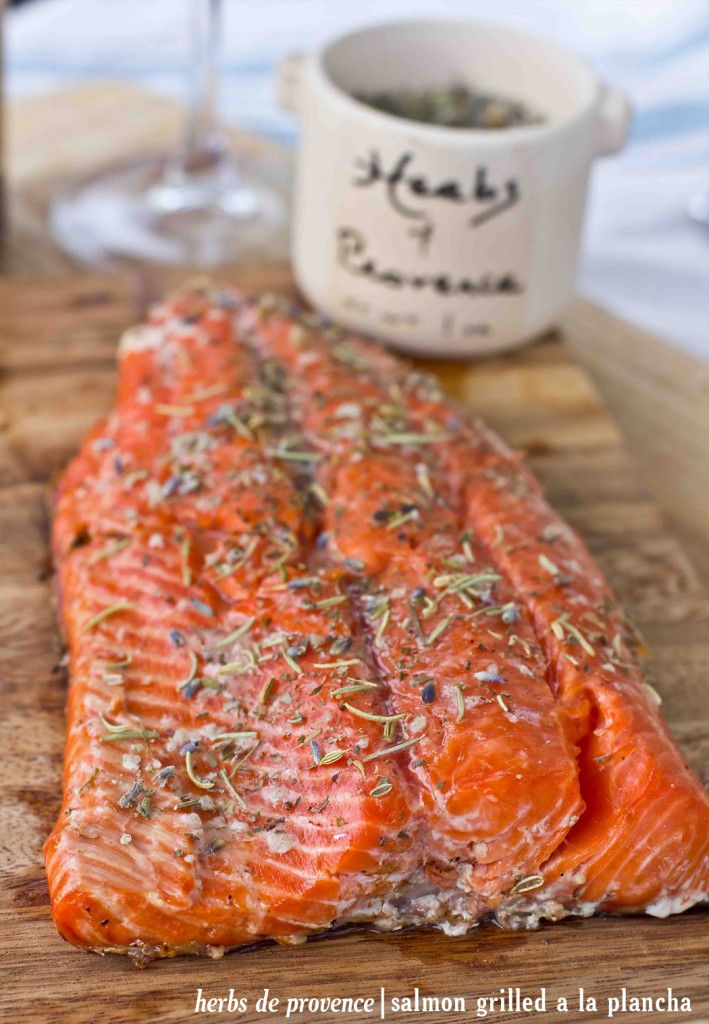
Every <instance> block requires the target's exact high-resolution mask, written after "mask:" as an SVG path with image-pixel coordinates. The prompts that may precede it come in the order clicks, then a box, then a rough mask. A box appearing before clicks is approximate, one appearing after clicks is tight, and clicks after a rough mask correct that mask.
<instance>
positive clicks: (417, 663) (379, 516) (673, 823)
mask: <svg viewBox="0 0 709 1024" xmlns="http://www.w3.org/2000/svg"><path fill="white" fill-rule="evenodd" d="M52 544H53V555H54V560H55V564H56V568H57V584H58V593H59V605H60V612H61V620H62V623H63V628H64V631H65V634H66V638H67V643H68V649H69V671H70V686H69V699H68V735H67V753H66V759H65V772H64V785H63V795H64V799H63V805H62V808H61V812H60V815H59V820H58V822H57V825H56V826H55V828H54V831H53V832H52V834H51V835H50V837H49V839H48V840H47V843H46V846H45V855H46V863H47V872H48V879H49V888H50V894H51V901H52V913H53V916H54V919H55V921H56V924H57V927H58V929H59V931H60V933H61V934H62V935H63V936H64V937H65V938H66V939H68V940H69V941H70V942H72V943H74V944H76V945H77V946H81V947H84V948H87V949H91V950H94V951H97V952H102V953H106V952H120V953H127V954H129V955H130V956H132V957H133V958H134V959H136V960H137V961H147V960H150V959H152V958H155V957H160V956H174V955H178V954H182V953H202V954H207V955H210V956H219V955H221V954H222V953H223V952H224V950H226V949H228V948H231V947H235V946H240V945H245V944H249V943H253V942H257V941H260V940H263V939H274V940H276V941H278V942H283V943H295V942H301V941H305V939H306V938H307V937H308V936H309V935H312V934H316V933H319V932H323V931H325V930H327V929H329V928H333V927H337V926H341V925H346V924H352V923H366V924H368V925H371V926H374V927H377V928H379V929H382V930H394V929H399V928H402V927H409V926H428V927H430V926H435V927H438V928H440V929H442V930H443V931H445V932H447V933H448V934H453V935H459V934H464V933H465V932H467V931H468V930H469V929H470V928H472V927H474V926H475V925H476V924H477V923H478V922H479V921H481V920H487V919H495V920H497V922H498V923H500V924H502V925H503V926H507V927H535V926H536V925H537V924H538V922H539V921H540V920H555V919H558V918H561V917H564V916H567V915H577V916H589V915H591V914H593V913H595V912H601V911H603V912H610V913H640V912H647V913H650V914H655V915H657V916H665V915H667V914H669V913H674V912H678V911H681V910H685V909H687V908H688V907H691V906H693V905H696V904H698V903H702V902H704V901H706V900H707V898H708V897H709V797H708V795H707V793H706V791H705V790H704V789H703V788H702V786H701V783H700V782H699V780H698V779H697V778H696V777H695V775H694V774H693V773H692V772H691V771H690V769H689V768H688V767H687V766H686V764H685V763H684V760H683V758H682V755H681V753H680V752H679V750H678V748H677V747H676V746H675V744H674V742H673V740H672V738H671V737H670V735H669V733H668V731H667V729H666V727H665V725H664V723H663V721H662V718H661V716H660V713H659V710H658V706H657V700H656V698H655V695H654V692H653V691H652V690H651V689H650V688H649V687H648V686H647V685H646V683H645V682H644V680H643V678H642V675H641V672H640V669H639V667H638V664H637V661H636V657H635V649H634V648H635V644H634V641H633V634H632V630H631V629H630V627H629V625H628V623H627V622H626V620H625V617H624V615H623V612H622V610H621V609H620V607H619V606H618V604H617V602H616V599H615V598H614V596H613V594H612V592H611V590H610V588H609V587H608V584H607V583H606V582H605V580H604V579H603V577H602V575H601V573H600V571H599V569H598V567H597V566H596V565H595V564H594V562H593V560H592V559H591V556H590V555H589V553H588V551H587V550H586V548H585V547H584V545H583V544H582V542H581V541H580V539H579V538H578V537H577V536H576V535H575V534H574V533H573V531H572V530H571V529H570V528H569V527H568V526H567V525H566V524H565V523H564V522H563V521H562V520H560V519H559V517H558V516H556V515H555V513H554V512H553V511H552V510H551V508H550V507H549V506H548V504H547V503H546V501H545V499H544V496H543V494H542V492H541V489H540V487H539V485H538V484H537V482H536V481H535V479H534V478H533V476H532V475H531V473H530V472H529V470H528V469H526V467H525V466H524V465H523V464H522V463H521V462H520V460H519V458H518V457H517V456H516V455H515V454H513V453H511V452H510V451H508V450H507V449H506V448H505V446H504V445H503V444H502V442H501V441H500V440H499V439H498V438H496V437H494V436H493V435H492V434H491V433H490V432H489V431H488V430H487V429H486V428H485V427H484V426H482V425H481V424H478V423H474V422H470V421H469V420H467V419H465V418H464V417H463V416H461V414H460V413H459V412H458V411H457V410H456V409H455V408H454V407H453V406H452V405H451V404H450V403H449V402H448V401H447V400H446V398H445V397H444V396H443V395H442V394H441V393H440V391H439V389H438V387H437V385H436V384H435V382H434V381H433V380H432V379H431V378H429V377H427V376H425V375H423V374H421V373H419V372H418V371H415V370H414V369H412V368H411V366H410V365H409V364H407V363H406V362H404V361H403V360H401V359H399V358H396V357H394V356H392V355H390V354H388V353H385V352H383V351H382V350H381V349H379V348H378V347H376V346H375V345H373V344H371V343H368V342H365V341H363V340H361V339H358V338H354V337H350V336H348V335H346V334H345V333H343V332H342V331H339V330H335V329H334V328H332V327H330V326H328V325H327V324H324V323H323V322H322V321H321V320H320V319H319V318H318V317H316V316H313V315H310V314H307V313H301V312H299V311H298V310H295V309H292V308H290V307H289V306H287V305H285V304H283V303H279V302H278V301H277V300H274V299H264V300H261V301H260V302H255V301H252V300H250V299H247V298H245V297H244V296H242V295H241V294H239V293H238V292H229V293H223V294H209V293H208V292H207V291H206V290H201V289H191V290H186V291H185V292H183V293H181V294H179V295H178V296H176V297H174V298H172V299H171V300H169V301H168V302H166V303H165V304H164V305H163V306H161V307H159V308H157V309H156V310H155V311H154V313H153V314H152V316H151V318H150V320H149V322H148V323H147V324H145V325H143V326H142V327H139V328H135V329H133V330H131V331H129V332H128V333H127V334H126V335H125V336H124V338H123V341H122V343H121V348H120V371H119V385H118V396H117V402H116V407H115V409H114V411H113V412H112V413H111V414H110V415H109V416H108V417H107V418H106V419H105V420H104V421H103V422H101V423H100V424H98V425H97V426H96V427H95V428H94V430H93V431H92V432H91V433H90V434H89V436H88V437H87V439H86V440H85V442H84V444H83V446H82V449H81V451H80V453H79V455H78V456H77V457H76V458H75V459H74V461H73V462H72V463H71V465H70V466H69V467H68V469H67V470H66V472H65V474H64V476H63V478H62V480H61V482H60V485H59V487H58V490H57V494H56V503H55V516H54V527H53V537H52Z"/></svg>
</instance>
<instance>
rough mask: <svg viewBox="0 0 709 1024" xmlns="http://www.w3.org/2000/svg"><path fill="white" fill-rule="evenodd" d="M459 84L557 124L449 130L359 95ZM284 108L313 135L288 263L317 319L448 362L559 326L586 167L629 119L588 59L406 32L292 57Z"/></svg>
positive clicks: (615, 143)
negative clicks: (515, 102) (385, 109)
mask: <svg viewBox="0 0 709 1024" xmlns="http://www.w3.org/2000/svg"><path fill="white" fill-rule="evenodd" d="M458 83H464V84H466V85H468V86H469V87H471V88H474V89H480V90H483V91H489V92H491V93H497V94H499V95H502V96H507V97H510V98H512V99H520V100H523V101H524V102H525V103H526V104H527V105H528V106H529V107H531V108H532V109H534V110H538V111H539V112H540V113H542V114H543V115H544V116H545V117H546V119H547V120H546V121H545V123H543V124H541V125H530V126H527V127H520V128H510V129H504V130H498V131H493V130H484V129H482V130H481V129H457V128H443V127H439V126H436V125H424V124H418V123H415V122H412V121H407V120H404V119H401V118H397V117H393V116H391V115H388V114H384V113H380V112H379V111H376V110H373V109H372V108H370V107H368V106H366V105H365V104H363V103H361V102H360V101H358V100H357V99H355V98H353V97H354V96H356V95H358V94H362V93H370V92H375V91H379V90H384V91H386V90H389V89H399V88H402V87H407V88H411V87H416V86H421V87H430V86H436V85H450V84H458ZM279 99H280V101H281V103H282V105H283V106H284V107H286V109H288V110H290V111H292V112H293V113H295V114H296V115H297V116H298V117H299V118H300V120H301V124H302V139H301V144H300V149H299V153H298V161H297V170H296V188H295V212H294V223H293V249H292V256H293V266H294V271H295V275H296V279H297V281H298V284H299V286H300V288H301V290H302V291H303V293H304V294H305V296H306V297H307V298H308V300H309V301H310V302H312V303H313V304H314V305H315V306H316V307H317V308H319V309H320V310H322V311H323V312H325V313H327V314H328V315H329V316H331V317H332V318H333V319H334V320H336V321H338V322H340V323H342V324H344V325H345V326H348V327H351V328H354V329H357V330H359V331H363V332H366V333H369V334H373V335H376V336H378V337H380V338H383V339H386V340H387V341H389V342H390V343H391V344H392V345H394V346H396V347H397V348H401V349H406V350H408V351H414V352H420V353H427V354H431V355H439V356H440V355H447V356H452V355H465V354H481V353H488V352H493V351H499V350H502V349H505V348H509V347H511V346H514V345H517V344H520V343H522V342H525V341H528V340H530V339H531V338H533V337H535V336H536V335H539V334H540V333H542V332H543V331H545V330H547V329H548V328H549V327H551V326H552V325H553V324H554V323H555V322H556V320H557V318H558V316H559V314H560V312H561V310H562V309H563V307H564V306H565V305H566V303H567V302H568V300H569V299H570V298H571V296H572V293H573V289H574V278H575V272H576V263H577V257H578V251H579V242H580V236H581V228H582V222H583V213H584V207H585V204H586V193H587V185H588V174H589V169H590V167H591V163H592V162H593V160H594V159H595V157H597V156H599V155H602V154H605V153H613V152H615V151H617V150H618V149H620V148H621V147H622V145H623V143H624V141H625V138H626V134H627V129H628V123H629V116H630V114H629V107H628V104H627V102H626V100H625V99H624V97H623V96H622V95H620V94H619V93H618V92H616V91H614V90H610V89H607V88H604V87H603V86H602V85H601V84H600V83H599V82H598V80H597V79H596V78H595V77H594V75H593V74H592V73H591V72H590V71H589V69H588V68H587V67H586V66H585V65H584V64H583V63H582V62H581V61H580V60H578V59H577V58H576V57H575V56H573V55H572V54H570V53H568V52H567V51H565V50H563V49H561V48H560V47H558V46H556V45H555V44H553V43H550V42H548V41H546V40H544V39H540V38H537V37H535V36H531V35H527V34H523V33H520V32H516V31H512V30H510V29H507V28H501V27H499V26H497V25H490V24H485V23H474V22H469V21H405V22H398V23H394V24H388V25H378V26H375V27H372V28H368V29H364V30H363V31H359V32H355V33H353V34H352V35H348V36H344V37H342V38H340V39H338V40H336V41H335V42H333V43H331V44H330V45H328V46H326V47H325V48H324V49H321V50H319V51H317V52H314V53H311V54H309V55H305V56H303V55H293V56H290V57H287V58H286V59H285V61H284V62H283V64H282V66H281V69H280V78H279Z"/></svg>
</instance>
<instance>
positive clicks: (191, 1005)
mask: <svg viewBox="0 0 709 1024" xmlns="http://www.w3.org/2000/svg"><path fill="white" fill-rule="evenodd" d="M240 279H241V280H242V281H244V283H245V284H246V285H247V286H249V287H253V288H258V289H271V290H276V289H278V290H286V291H287V290H290V288H291V285H290V280H289V278H288V273H287V271H286V270H285V269H284V268H283V267H282V266H271V267H260V268H251V269H248V268H244V269H243V270H242V271H241V272H240ZM145 300H146V289H145V286H141V287H140V288H135V287H133V286H132V285H131V283H130V282H129V281H126V280H123V279H120V278H94V277H84V278H77V277H73V278H66V279H63V278H53V279H51V280H50V279H45V280H43V281H25V282H23V281H13V282H5V283H1V284H0V697H1V699H0V970H1V971H2V975H3V977H4V981H3V984H2V987H1V988H0V1019H3V1020H7V1021H8V1022H12V1024H23V1022H29V1021H31V1022H45V1021H46V1022H50V1021H51V1022H52V1024H78V1022H87V1024H88V1022H92V1024H93V1022H110V1024H120V1022H124V1021H125V1022H129V1021H131V1022H133V1021H137V1022H147V1021H151V1022H152V1021H160V1022H163V1021H164V1022H182V1021H187V1020H192V1019H193V1014H194V1011H195V1000H196V997H197V991H198V989H201V990H202V995H203V996H204V997H205V998H207V999H210V998H213V997H226V996H228V995H229V990H230V989H233V990H234V994H235V996H236V997H237V998H239V997H244V998H247V999H248V1001H249V1007H250V1008H249V1009H248V1010H247V1011H246V1012H245V1013H243V1014H239V1013H238V1012H235V1011H231V1012H230V1011H229V1010H228V1008H227V1007H226V1006H225V1009H224V1012H223V1013H219V1012H215V1013H209V1012H205V1013H201V1014H198V1015H197V1016H196V1017H195V1018H194V1019H204V1020H209V1021H227V1020H230V1021H235V1020H238V1021H243V1022H251V1021H274V1022H275V1021H279V1022H280V1021H282V1020H284V1019H285V1017H284V1010H285V1007H286V1002H285V1001H286V1000H287V999H288V998H289V997H291V998H301V997H308V998H310V997H313V998H322V997H327V996H330V997H336V996H344V997H347V996H372V997H373V998H374V1000H375V1006H374V1010H373V1011H372V1012H369V1013H363V1014H360V1015H356V1016H355V1015H353V1014H346V1015H341V1014H337V1013H333V1012H325V1013H323V1014H318V1013H317V1012H314V1011H306V1012H304V1013H302V1014H298V1013H296V1014H293V1015H291V1017H290V1019H291V1020H300V1021H303V1020H307V1021H323V1022H328V1024H329V1022H334V1021H338V1020H346V1021H347V1022H349V1021H354V1020H357V1021H365V1022H371V1021H375V1020H380V1019H381V1015H380V1004H379V999H380V987H381V986H384V988H385V990H386V998H387V1000H390V999H391V998H392V997H400V996H405V995H411V996H412V997H413V994H414V990H415V989H416V988H418V990H419V998H420V999H423V998H424V997H426V998H434V997H438V998H441V999H442V998H444V997H454V996H463V997H465V998H466V1002H467V1011H466V1012H465V1013H463V1012H454V1011H451V1012H447V1011H445V1010H442V1009H441V1010H439V1011H435V1010H434V1011H433V1012H431V1013H429V1014H428V1015H422V1014H420V1013H419V1014H417V1013H396V1012H394V1011H393V1010H392V1009H391V1004H390V1003H388V1004H387V1006H388V1010H387V1016H386V1019H387V1020H394V1021H404V1020H412V1021H413V1020H416V1021H427V1022H429V1024H438V1022H439V1021H440V1022H443V1021H457V1022H461V1024H462V1022H463V1021H467V1020H476V1019H481V1018H478V1017H476V1003H475V999H476V998H477V997H478V996H491V995H498V996H499V990H500V989H503V988H504V989H507V988H508V987H509V988H512V989H515V988H520V989H521V990H522V991H521V995H522V997H524V996H525V995H526V996H532V997H536V996H538V995H539V990H540V988H541V987H546V990H547V993H546V994H547V1006H548V1007H549V1010H548V1012H547V1013H546V1014H545V1015H542V1014H536V1015H535V1014H525V1013H524V1012H522V1013H517V1012H506V1013H500V1012H496V1013H491V1014H490V1016H489V1017H488V1018H487V1019H489V1020H494V1021H500V1020H505V1021H517V1020H520V1021H521V1020H528V1019H540V1020H557V1021H567V1022H580V1021H584V1022H588V1021H593V1020H594V1019H599V1020H600V1019H604V1020H605V1019H607V1012H608V1010H607V1005H606V999H607V998H608V997H620V996H621V990H622V988H623V987H626V988H627V989H628V995H629V996H631V995H636V996H645V997H654V998H657V997H658V996H663V995H665V990H666V988H667V987H671V988H672V989H673V992H674V994H675V996H678V997H681V996H687V997H689V998H690V999H691V1002H692V1009H691V1011H686V1012H678V1013H662V1012H657V1011H655V1012H650V1013H644V1014H642V1015H638V1014H632V1015H631V1014H627V1013H622V1012H619V1013H617V1014H616V1016H615V1017H614V1019H615V1020H628V1021H629V1020H633V1021H637V1020H638V1019H641V1020H642V1021H643V1022H661V1021H662V1022H664V1021H694V1022H697V1021H699V1020H700V1019H701V1018H703V1017H704V1018H709V914H707V912H706V911H696V912H691V913H689V914H686V915H684V916H682V917H678V918H675V919H671V920H666V921H658V920H652V919H640V918H639V919H636V920H621V919H615V920H614V919H606V920H588V921H575V922H574V921H569V922H565V923H562V924H560V925H555V926H546V927H542V928H541V929H540V930H539V931H538V932H533V933H521V934H520V933H505V932H502V931H500V930H499V929H497V928H494V927H484V928H481V929H479V930H478V931H477V932H474V933H473V934H471V935H470V936H469V937H466V938H464V939H451V938H446V937H445V936H443V935H441V934H439V933H408V934H401V935H392V936H380V935H371V934H364V933H354V932H352V933H348V934H345V935H341V936H338V937H331V938H329V939H327V940H322V941H318V942H313V943H310V944H308V945H307V946H302V947H296V948H280V947H277V946H262V947H260V948H258V949H254V950H251V951H249V952H246V953H243V954H240V955H238V956H234V955H232V956H227V957H225V958H224V959H223V960H221V961H219V962H212V961H205V960H199V959H196V958H193V959H183V960H175V961H163V962H160V963H156V964H153V965H151V966H150V967H149V968H148V969H147V970H145V971H137V970H135V969H134V968H133V967H132V966H131V965H130V963H129V962H128V961H126V960H124V959H121V958H114V957H109V958H105V959H104V958H99V957H94V956H90V955H88V954H84V953H80V952H78V951H77V950H75V949H73V948H72V947H70V946H68V945H66V944H65V943H63V942H62V941H61V939H60V938H59V937H58V935H57V933H56V932H55V930H54V926H53V924H52V922H51V919H50V915H49V901H48V895H47V886H46V880H45V874H44V869H43V864H42V843H43V840H44V838H45V836H46V835H47V833H48V831H49V829H50V827H51V825H52V823H53V821H54V818H55V815H56V814H57V810H58V807H59V802H60V801H59V789H60V777H61V768H62V756H63V743H64V703H65V696H66V678H65V676H64V673H63V671H62V670H61V669H59V668H58V667H57V662H58V659H59V656H60V653H61V648H60V643H59V638H58V633H57V629H56V626H55V622H54V617H53V612H52V608H51V598H52V588H51V579H50V566H49V561H48V549H47V532H48V515H47V494H48V481H50V480H51V478H52V477H53V476H54V475H55V474H56V473H57V472H58V470H60V469H61V467H62V466H64V464H65V463H66V462H67V460H68V459H69V458H70V457H71V455H72V454H73V452H74V451H75V450H76V448H77V446H78V445H79V442H80V441H81V438H82V436H83V434H84V433H85V431H86V430H87V429H88V428H89V426H90V425H91V424H92V423H93V422H94V420H95V419H96V418H97V417H98V416H99V415H101V414H102V413H103V412H105V411H106V410H107V409H108V408H109V407H110V405H111V401H112V395H113V388H114V384H115V374H114V353H115V347H116V342H117V338H118V335H119V333H120V331H121V330H122V329H123V328H124V327H126V326H127V325H128V324H129V323H131V322H133V321H134V320H135V319H136V318H137V316H138V315H139V314H140V312H141V310H142V307H143V306H144V303H145ZM588 309H589V308H588V307H586V312H585V316H586V322H585V329H586V330H587V331H588V330H591V329H592V328H593V324H592V323H590V322H589V319H588V317H589V312H588ZM604 316H605V314H604ZM615 329H617V330H618V331H620V330H622V325H620V324H619V323H616V324H615ZM427 365H428V366H429V368H431V369H433V370H434V371H435V372H436V373H438V374H439V375H440V377H441V379H442V381H443V383H444V385H445V387H446V388H447V389H448V390H449V391H450V393H451V394H453V395H454V396H455V397H456V398H457V399H458V400H459V401H460V402H461V403H462V404H463V405H464V406H466V407H467V408H469V409H471V410H473V411H474V412H475V413H476V414H479V415H481V416H483V417H484V418H485V419H487V420H488V422H489V423H490V424H491V425H492V426H494V427H495V428H496V429H498V430H499V431H500V433H501V434H502V435H503V436H504V437H505V438H506V439H507V440H508V441H509V442H511V443H512V444H513V445H517V446H519V447H521V448H523V449H525V450H526V451H527V453H528V455H529V457H530V460H531V462H532V464H533V466H534V468H535V470H536V471H537V473H538V474H539V476H540V477H541V478H542V480H543V481H544V483H545V485H546V487H547V489H548V492H549V495H550V497H551V500H552V502H553V503H554V504H555V505H556V506H557V507H558V508H559V509H560V510H561V511H562V512H563V513H564V515H565V516H566V517H567V518H568V520H569V521H570V522H571V523H572V524H573V525H574V526H575V527H576V528H577V529H578V530H579V531H580V532H581V534H582V535H583V536H584V537H585V539H586V541H587V542H588V544H589V545H590V547H591V548H592V549H593V551H594V552H595V554H596V555H597V557H598V559H599V561H600V563H601V565H602V566H603V568H604V570H605V571H606V572H607V574H608V576H609V577H610V580H611V582H612V584H613V585H614V587H615V588H616V591H617V592H618V594H619V595H620V597H621V598H622V600H623V601H624V602H625V603H626V605H627V607H628V609H629V610H630V612H631V614H632V616H633V617H634V619H635V621H636V622H637V624H638V625H639V627H640V629H641V631H642V632H643V633H644V635H645V637H646V638H647V641H648V644H649V647H650V658H649V670H650V673H651V676H652V678H653V681H654V683H655V685H656V687H657V689H658V690H659V691H660V693H661V694H662V696H663V698H664V700H665V709H666V713H667V716H668V718H669V720H670V722H671V723H672V726H673V729H674V731H675V733H676V735H677V737H678V738H679V740H680V742H681V743H682V745H683V746H684V748H685V750H686V752H687V756H688V757H689V758H690V759H691V760H692V761H693V763H694V764H695V765H696V766H697V768H698V769H699V770H700V771H701V772H702V773H703V775H704V778H705V781H709V689H708V683H707V680H709V605H708V604H707V602H706V600H705V599H704V597H703V595H702V593H701V589H700V587H699V585H698V583H697V581H696V577H695V575H694V573H693V571H692V568H691V566H690V565H689V564H688V562H687V560H686V559H685V557H684V555H683V554H682V552H681V551H680V549H679V547H678V545H677V543H676V542H675V541H674V539H673V538H672V536H670V535H669V534H668V532H667V531H666V529H665V527H664V525H663V523H662V521H661V519H660V517H659V515H658V513H657V511H656V509H655V508H654V506H653V505H652V503H651V502H650V501H649V500H648V498H647V497H646V495H645V494H644V493H643V491H642V490H641V488H640V487H639V485H638V482H637V479H636V477H635V474H634V472H633V470H632V468H631V466H630V465H629V462H628V457H627V453H626V451H625V449H624V446H623V443H622V441H621V438H620V437H619V434H618V432H617V430H616V428H615V426H614V424H613V422H612V421H611V420H610V418H609V416H608V414H607V413H606V412H605V410H604V409H603V408H602V406H601V404H600V402H599V399H598V396H597V394H596V392H595V390H594V388H593V386H592V385H591V383H590V381H589V379H588V377H587V376H586V375H585V373H584V372H582V371H581V370H580V369H579V368H578V366H577V365H575V364H574V363H573V361H572V360H571V358H570V355H569V351H568V349H567V347H566V346H565V344H564V342H563V340H562V339H561V338H560V337H558V336H553V337H550V338H549V339H547V340H545V341H543V342H541V343H539V344H537V345H535V346H534V347H532V348H529V349H526V350H524V351H521V352H519V353H516V354H513V355H508V356H505V357H503V358H498V359H489V360H486V361H484V362H479V363H473V364H464V363H448V364H436V365H434V364H430V363H429V364H427ZM580 987H582V988H583V989H584V990H585V994H586V996H587V997H588V996H593V997H595V998H596V999H597V1000H598V1012H597V1013H595V1014H594V1013H592V1012H590V1011H588V1010H583V1011H581V1010H579V1008H578V989H579V988H580ZM264 988H269V989H270V997H271V998H273V997H278V998H280V999H281V1007H280V1010H279V1012H277V1013H275V1014H268V1013H266V1014H263V1013H257V1012H256V1010H255V1003H256V1000H257V999H258V997H259V996H260V995H262V992H263V989H264ZM560 996H564V997H568V999H569V1011H568V1012H566V1013H556V1012H554V1006H555V1000H556V999H557V997H560Z"/></svg>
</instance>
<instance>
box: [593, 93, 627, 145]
mask: <svg viewBox="0 0 709 1024" xmlns="http://www.w3.org/2000/svg"><path fill="white" fill-rule="evenodd" d="M602 88H603V93H602V95H601V103H600V108H599V124H598V138H597V143H596V149H597V152H598V155H599V156H609V155H610V154H611V153H618V152H619V151H620V150H621V149H622V148H623V146H624V145H625V143H626V142H627V139H628V132H629V130H630V122H631V119H632V114H633V111H632V107H631V106H630V102H629V100H628V98H627V96H625V95H624V93H622V92H619V91H618V89H612V88H610V86H603V87H602Z"/></svg>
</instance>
